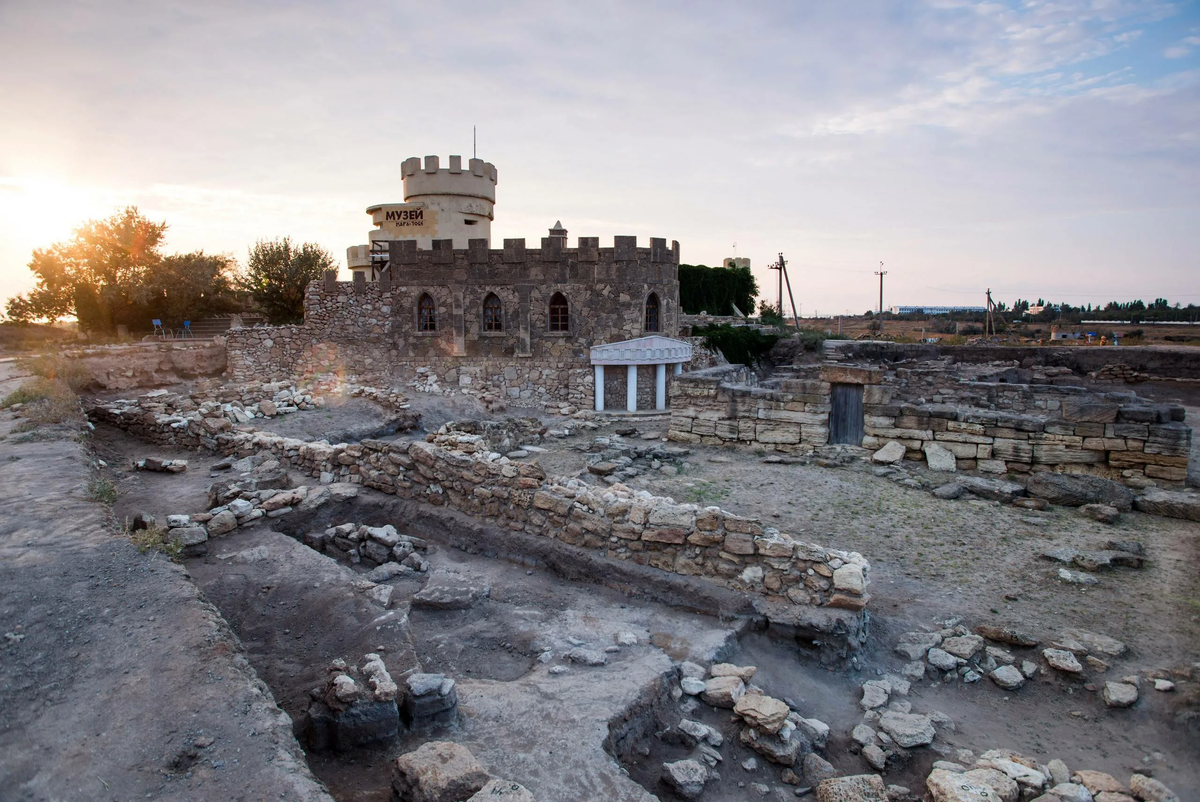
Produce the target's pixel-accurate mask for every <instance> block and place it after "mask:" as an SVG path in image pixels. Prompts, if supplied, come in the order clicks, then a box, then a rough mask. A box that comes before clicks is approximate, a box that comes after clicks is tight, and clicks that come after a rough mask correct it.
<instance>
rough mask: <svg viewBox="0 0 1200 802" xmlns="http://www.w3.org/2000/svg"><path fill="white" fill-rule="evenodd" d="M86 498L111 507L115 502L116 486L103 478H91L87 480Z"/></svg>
mask: <svg viewBox="0 0 1200 802" xmlns="http://www.w3.org/2000/svg"><path fill="white" fill-rule="evenodd" d="M88 498H89V499H90V500H92V501H97V502H99V503H101V504H109V505H111V504H112V503H113V502H115V501H116V500H117V486H116V485H114V484H113V483H112V481H111V480H109V479H106V478H105V477H103V476H93V477H92V478H91V479H89V480H88Z"/></svg>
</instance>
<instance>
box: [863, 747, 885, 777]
mask: <svg viewBox="0 0 1200 802" xmlns="http://www.w3.org/2000/svg"><path fill="white" fill-rule="evenodd" d="M862 756H863V757H864V758H866V760H867V765H869V766H870V767H871V768H873V769H875V771H883V769H884V766H886V765H887V755H885V754H884V753H883V750H882V749H880V748H879V747H878V746H876V745H875V744H870V745H869V746H864V747H863V750H862Z"/></svg>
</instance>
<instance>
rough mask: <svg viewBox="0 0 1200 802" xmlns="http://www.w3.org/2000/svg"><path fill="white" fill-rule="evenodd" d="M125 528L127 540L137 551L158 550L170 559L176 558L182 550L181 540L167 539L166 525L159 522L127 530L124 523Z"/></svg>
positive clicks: (143, 552)
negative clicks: (127, 534) (127, 535)
mask: <svg viewBox="0 0 1200 802" xmlns="http://www.w3.org/2000/svg"><path fill="white" fill-rule="evenodd" d="M126 530H127V531H128V532H129V540H130V541H131V542H132V543H133V545H135V546H137V549H138V551H140V552H141V553H142V554H145V553H146V552H148V551H158V552H162V553H163V554H165V555H167V556H168V557H170V558H171V559H172V560H176V559H178V558H179V555H180V554H181V553H182V552H183V542H182V541H180V540H179V539H178V538H176V539H174V540H168V539H167V529H166V527H164V526H161V525H159V524H152V525H151V526H148V527H147V528H145V529H136V530H129V529H128V525H126Z"/></svg>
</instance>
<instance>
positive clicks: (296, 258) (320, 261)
mask: <svg viewBox="0 0 1200 802" xmlns="http://www.w3.org/2000/svg"><path fill="white" fill-rule="evenodd" d="M336 267H337V263H336V262H334V259H333V256H332V255H331V254H330V253H329V252H328V251H326V250H325V249H324V248H322V247H321V246H320V245H317V244H315V243H312V242H306V243H304V244H303V245H300V246H299V247H297V246H296V245H295V244H293V243H292V240H291V238H290V237H284V238H283V239H279V240H270V241H268V240H259V241H258V242H257V243H255V245H254V247H253V248H251V249H250V260H249V262H248V263H247V265H246V274H245V276H243V278H242V281H241V286H242V288H243V289H245V290H246V291H247V292H249V293H250V297H251V298H252V299H253V300H254V302H255V303H256V304H258V306H259V307H260V308H261V309H262V311H263V312H264V313H266V315H267V318H268V319H269V320H270V321H271V323H274V324H282V323H302V322H303V321H304V290H305V288H306V287H307V286H308V283H309V282H310V281H315V280H317V279H319V278H321V276H322V275H323V274H324V272H325V271H326V270H332V269H334V268H336Z"/></svg>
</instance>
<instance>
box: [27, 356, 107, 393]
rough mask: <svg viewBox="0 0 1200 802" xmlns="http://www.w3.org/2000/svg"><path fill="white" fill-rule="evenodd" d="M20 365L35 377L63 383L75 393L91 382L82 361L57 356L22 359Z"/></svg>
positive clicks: (89, 374) (90, 377)
mask: <svg viewBox="0 0 1200 802" xmlns="http://www.w3.org/2000/svg"><path fill="white" fill-rule="evenodd" d="M20 365H21V367H23V368H25V369H26V370H28V371H29V372H30V373H32V374H34V375H35V376H42V377H43V378H46V379H58V380H59V381H62V382H65V383H66V385H67V386H68V387H70V388H71V390H73V391H75V392H79V391H80V390H82V389H83V388H84V387H87V386H88V385H89V384H90V383H91V381H92V374H91V373H89V372H88V369H87V367H86V366H85V365H84V364H83V362H82V361H80V360H78V359H66V358H64V357H61V356H58V355H57V354H51V355H49V356H39V357H36V358H34V359H23V360H21V362H20Z"/></svg>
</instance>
